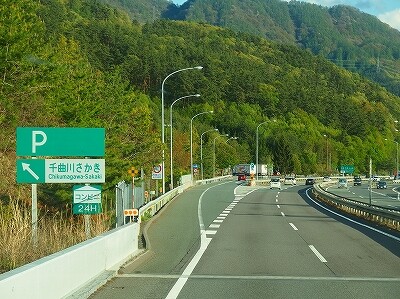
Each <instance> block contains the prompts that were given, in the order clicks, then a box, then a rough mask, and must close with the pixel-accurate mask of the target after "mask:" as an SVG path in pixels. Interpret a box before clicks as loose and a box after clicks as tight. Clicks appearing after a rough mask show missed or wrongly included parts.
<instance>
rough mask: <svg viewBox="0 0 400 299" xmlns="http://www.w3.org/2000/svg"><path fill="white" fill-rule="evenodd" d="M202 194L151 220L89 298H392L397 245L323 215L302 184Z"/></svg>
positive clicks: (399, 275)
mask: <svg viewBox="0 0 400 299" xmlns="http://www.w3.org/2000/svg"><path fill="white" fill-rule="evenodd" d="M209 187H210V186H200V187H195V188H192V189H191V191H190V192H187V193H184V194H182V195H181V197H180V198H177V199H176V200H175V201H174V202H172V203H171V204H170V205H169V206H168V207H167V208H166V209H165V210H164V211H163V213H162V214H161V215H160V216H159V217H158V218H156V219H155V220H153V221H152V223H151V225H150V226H149V230H148V234H149V239H150V245H151V248H150V250H149V251H148V252H147V253H146V254H144V255H143V256H142V257H141V258H140V259H138V260H136V261H135V262H134V263H132V264H130V265H128V266H126V267H125V268H124V269H122V271H121V272H120V275H119V276H118V277H117V278H116V279H114V280H113V281H111V282H110V283H108V284H107V285H106V286H105V287H103V288H101V289H100V290H99V291H98V292H96V293H95V294H94V295H93V296H92V298H98V299H99V298H397V296H398V294H399V291H400V245H399V244H400V242H399V240H398V239H393V238H389V237H386V236H384V235H381V234H379V233H378V232H375V231H370V230H368V229H366V228H364V227H360V226H358V225H356V224H354V223H353V222H349V221H347V220H345V219H343V218H340V217H337V216H334V217H333V218H332V217H331V216H332V215H331V214H330V213H329V212H326V211H325V210H323V209H321V208H320V207H318V206H317V205H315V204H314V203H313V202H312V201H311V200H310V199H309V198H308V197H307V194H306V190H307V188H308V187H307V186H295V187H289V188H286V187H285V189H284V190H282V191H277V190H269V189H265V188H262V189H257V188H252V187H240V188H236V189H235V187H236V183H235V182H231V183H227V184H223V185H219V186H215V187H212V188H211V189H208V188H209ZM206 189H208V190H207V191H206V192H205V193H204V191H205V190H206ZM234 190H235V192H236V196H235V195H234ZM199 199H200V200H201V209H200V210H201V211H200V213H199V205H198V202H199ZM199 214H201V216H202V217H199ZM174 229H177V231H176V232H171V230H174ZM200 229H202V230H203V234H202V235H201V234H200ZM377 240H379V242H377ZM382 244H383V245H384V246H382ZM167 296H168V297H167Z"/></svg>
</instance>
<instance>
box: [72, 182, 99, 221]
mask: <svg viewBox="0 0 400 299" xmlns="http://www.w3.org/2000/svg"><path fill="white" fill-rule="evenodd" d="M72 189H73V191H74V199H73V206H72V212H73V214H99V213H101V186H100V185H75V186H74V187H73V188H72Z"/></svg>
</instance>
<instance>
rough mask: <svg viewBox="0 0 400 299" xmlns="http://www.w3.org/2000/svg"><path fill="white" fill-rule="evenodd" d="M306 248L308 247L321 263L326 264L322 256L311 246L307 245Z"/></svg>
mask: <svg viewBox="0 0 400 299" xmlns="http://www.w3.org/2000/svg"><path fill="white" fill-rule="evenodd" d="M308 247H310V249H311V250H312V252H314V254H315V255H316V256H317V257H318V258H319V260H320V261H321V262H323V263H327V260H326V259H325V258H324V257H323V256H322V254H320V253H319V252H318V250H317V249H316V248H315V247H314V246H313V245H308Z"/></svg>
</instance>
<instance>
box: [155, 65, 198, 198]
mask: <svg viewBox="0 0 400 299" xmlns="http://www.w3.org/2000/svg"><path fill="white" fill-rule="evenodd" d="M201 69H203V67H202V66H195V67H189V68H184V69H179V70H177V71H175V72H172V73H170V74H168V75H167V76H166V77H165V78H164V80H163V81H162V84H161V143H162V147H163V148H162V190H163V194H164V193H165V150H164V144H165V136H164V135H165V134H164V125H165V121H164V84H165V81H166V80H167V79H168V78H169V77H171V76H172V75H174V74H176V73H179V72H183V71H187V70H201Z"/></svg>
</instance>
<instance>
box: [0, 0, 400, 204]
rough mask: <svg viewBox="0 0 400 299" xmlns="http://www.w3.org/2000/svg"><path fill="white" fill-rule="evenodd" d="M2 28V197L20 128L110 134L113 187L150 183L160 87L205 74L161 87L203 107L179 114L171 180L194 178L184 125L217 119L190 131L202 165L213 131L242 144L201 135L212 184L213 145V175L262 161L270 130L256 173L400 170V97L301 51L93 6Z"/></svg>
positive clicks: (77, 1)
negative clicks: (146, 179) (137, 174)
mask: <svg viewBox="0 0 400 299" xmlns="http://www.w3.org/2000/svg"><path fill="white" fill-rule="evenodd" d="M0 18H1V20H2V23H1V25H0V44H1V45H2V47H0V72H1V85H0V111H1V114H0V126H1V129H2V134H0V153H1V155H0V158H1V163H0V165H1V166H0V174H1V175H2V180H1V181H0V194H10V192H11V191H10V188H11V187H10V186H14V188H15V173H13V172H10V169H14V170H15V159H16V157H15V129H16V127H18V126H72V127H74V126H76V127H78V126H81V127H96V126H97V127H104V128H106V136H107V141H106V161H107V173H106V175H107V178H106V180H107V181H106V184H105V185H106V186H105V188H107V187H110V188H113V186H115V183H116V182H118V181H120V180H122V179H124V180H129V179H130V176H129V174H128V173H127V169H128V168H130V167H131V166H132V165H135V166H136V167H143V168H144V169H145V173H147V174H149V173H150V169H151V167H152V165H153V164H155V163H159V162H160V159H161V147H162V145H161V142H160V132H161V120H160V118H161V101H160V97H161V95H160V91H161V83H162V81H163V79H164V78H165V77H166V76H167V75H168V74H170V73H171V72H174V71H176V70H178V69H182V68H187V67H193V66H198V65H201V66H203V70H191V71H187V72H181V73H179V74H176V75H174V76H172V77H170V78H169V79H168V81H167V82H166V85H165V108H166V111H169V110H168V109H169V107H170V105H171V103H172V102H173V101H174V100H175V99H178V98H180V97H182V96H186V95H190V94H196V93H199V94H201V97H200V98H188V99H184V100H183V101H182V102H179V104H177V105H176V106H174V126H173V130H174V161H175V164H174V165H175V170H176V172H177V174H185V173H188V172H189V171H190V156H189V148H190V143H189V140H190V139H189V138H190V132H188V130H189V124H190V120H191V118H192V117H193V116H194V115H196V114H197V113H199V112H203V111H209V110H214V113H213V115H211V114H207V115H204V116H201V117H199V118H196V121H195V122H194V132H193V133H194V139H193V140H194V161H195V162H198V161H199V152H200V150H199V145H200V134H202V133H203V132H206V131H207V130H211V129H212V128H218V129H219V132H220V133H224V134H225V133H226V134H229V136H236V137H238V139H237V140H233V141H231V142H229V143H226V142H225V139H224V138H217V136H218V133H216V132H213V133H209V134H206V135H205V137H204V140H203V141H204V149H203V154H204V159H205V160H204V165H205V172H204V173H205V175H206V176H210V175H211V174H212V170H213V169H212V157H213V141H214V140H215V141H216V145H217V146H216V148H215V149H216V166H217V169H222V168H226V167H229V166H230V165H234V164H237V163H244V162H254V161H255V139H256V136H255V133H256V128H257V126H258V125H259V124H260V123H262V122H265V121H270V123H268V124H266V125H264V126H263V127H262V128H260V136H259V139H260V144H259V145H260V148H259V162H260V163H266V162H270V161H273V163H274V165H275V169H278V170H280V171H281V172H282V173H289V172H295V173H298V174H323V173H326V172H334V171H335V168H336V167H337V166H338V165H340V164H354V165H355V166H356V170H357V172H359V173H366V172H367V168H368V161H369V158H370V157H372V159H373V161H374V163H373V165H374V170H376V171H378V172H385V173H389V172H391V171H392V170H393V169H394V165H395V159H394V158H395V143H394V142H392V141H395V140H398V138H397V135H396V134H397V133H396V127H395V126H396V123H395V120H398V119H399V118H400V99H399V97H397V96H395V95H393V94H391V93H389V92H387V91H386V90H385V89H384V88H382V87H381V86H379V85H377V84H375V83H372V82H370V81H368V80H366V79H365V78H363V77H362V76H359V75H357V74H354V73H351V72H348V71H346V70H344V69H343V68H339V67H337V66H336V65H335V64H333V63H331V62H330V61H328V60H326V59H324V58H323V57H322V56H314V55H313V54H312V53H311V52H309V51H305V50H302V49H300V48H299V47H297V46H295V45H287V44H281V43H275V42H271V41H269V40H267V39H264V38H261V37H258V36H254V35H250V34H246V33H236V32H234V31H232V30H228V29H224V28H221V27H216V26H212V25H208V24H205V23H195V22H186V21H171V20H158V21H156V22H151V23H147V24H144V25H141V24H139V23H137V22H132V21H131V20H130V18H129V16H128V15H127V14H125V13H124V12H122V11H119V10H117V9H115V8H111V7H109V6H105V5H103V4H100V3H99V2H98V1H95V0H70V1H65V0H42V1H41V4H40V5H37V4H35V3H34V2H32V1H30V0H21V1H18V2H16V4H15V5H14V6H1V7H0ZM166 120H167V121H168V120H169V117H166ZM167 130H168V128H167ZM216 138H217V139H216ZM386 139H387V140H389V141H386ZM168 145H169V141H168V140H167V146H168ZM328 151H329V161H330V163H329V165H327V164H326V161H327V160H328V159H327V154H328ZM166 161H167V164H166V169H167V174H166V177H168V175H169V173H168V170H169V165H168V158H167V159H166ZM176 178H179V175H176ZM44 188H50V187H44ZM18 192H19V191H16V190H14V194H19V193H18ZM26 196H29V193H27V195H26ZM49 196H57V197H60V198H61V199H63V200H66V201H67V200H70V199H69V197H66V195H65V193H57V194H53V193H52V192H49V191H48V190H47V192H44V194H43V197H44V198H47V197H49ZM43 197H42V198H43Z"/></svg>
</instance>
